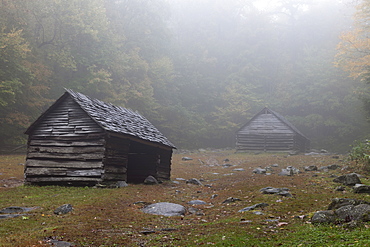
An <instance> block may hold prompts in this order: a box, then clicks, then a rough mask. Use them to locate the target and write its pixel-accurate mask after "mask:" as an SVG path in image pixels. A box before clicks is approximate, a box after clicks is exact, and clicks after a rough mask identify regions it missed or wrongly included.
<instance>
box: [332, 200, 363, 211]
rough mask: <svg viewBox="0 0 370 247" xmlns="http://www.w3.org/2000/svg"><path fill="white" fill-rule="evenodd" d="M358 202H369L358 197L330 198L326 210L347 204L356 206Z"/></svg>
mask: <svg viewBox="0 0 370 247" xmlns="http://www.w3.org/2000/svg"><path fill="white" fill-rule="evenodd" d="M360 204H370V202H367V201H364V200H359V199H350V198H334V199H332V200H331V203H330V204H329V206H328V210H335V209H338V208H341V207H344V206H348V205H353V206H357V205H360Z"/></svg>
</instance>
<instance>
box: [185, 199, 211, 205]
mask: <svg viewBox="0 0 370 247" xmlns="http://www.w3.org/2000/svg"><path fill="white" fill-rule="evenodd" d="M188 204H191V205H205V204H207V203H206V202H205V201H202V200H192V201H189V202H188Z"/></svg>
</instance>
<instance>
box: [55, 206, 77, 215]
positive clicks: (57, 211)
mask: <svg viewBox="0 0 370 247" xmlns="http://www.w3.org/2000/svg"><path fill="white" fill-rule="evenodd" d="M72 210H73V207H72V205H71V204H64V205H62V206H60V207H58V208H57V209H55V210H54V214H58V215H60V214H67V213H69V212H71V211H72Z"/></svg>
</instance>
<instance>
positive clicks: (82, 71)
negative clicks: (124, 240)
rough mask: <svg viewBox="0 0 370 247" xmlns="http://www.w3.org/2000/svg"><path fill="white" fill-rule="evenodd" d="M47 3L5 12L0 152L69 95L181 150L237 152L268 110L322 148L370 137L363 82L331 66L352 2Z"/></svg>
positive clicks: (17, 0) (8, 4)
mask: <svg viewBox="0 0 370 247" xmlns="http://www.w3.org/2000/svg"><path fill="white" fill-rule="evenodd" d="M52 2H53V4H51V3H50V2H48V1H46V0H38V1H34V2H31V1H21V0H14V1H5V2H2V3H0V7H1V8H0V9H1V11H0V14H1V16H4V18H2V20H1V21H2V24H3V26H4V27H6V28H4V31H3V33H4V36H3V37H7V36H6V35H9V36H11V35H13V37H14V36H16V37H17V39H15V38H13V40H14V41H19V44H20V45H19V46H12V47H13V48H12V49H13V50H14V51H15V52H14V53H13V55H12V56H11V57H12V59H13V60H12V63H9V64H7V60H6V59H3V60H2V61H1V62H2V63H3V65H4V66H2V68H3V70H2V71H0V72H1V73H2V75H4V76H3V78H2V79H3V81H11V82H12V84H10V88H11V89H10V91H9V90H7V91H5V90H1V91H0V103H1V106H2V108H1V114H2V116H4V117H3V118H2V119H3V120H2V122H1V127H2V132H1V133H0V139H1V140H3V141H0V145H4V143H6V142H13V143H22V142H24V141H25V138H24V137H22V131H23V130H24V128H26V127H27V126H28V124H30V123H31V122H32V121H33V120H34V119H36V118H37V117H38V114H40V113H41V112H42V111H43V110H45V109H46V108H47V107H48V105H50V102H53V101H54V100H56V99H57V98H58V97H60V95H61V94H62V93H63V92H64V88H71V89H73V90H75V91H80V92H82V93H84V94H87V95H90V96H91V97H95V98H98V99H101V100H104V101H108V102H111V103H114V104H117V105H121V106H124V107H127V108H130V109H133V110H137V111H139V112H140V113H142V114H143V115H144V116H146V117H147V118H148V119H149V120H150V121H151V122H153V124H154V125H155V126H156V127H158V128H159V129H160V130H161V131H162V132H163V133H164V134H165V135H166V136H167V137H168V138H169V139H170V140H171V141H172V142H173V143H175V144H176V145H177V146H178V147H180V148H181V147H184V148H191V149H192V148H199V147H233V146H234V145H235V132H236V131H237V130H238V129H239V128H240V127H241V126H242V125H243V124H245V123H246V122H247V121H248V120H249V119H250V118H251V117H252V116H253V115H254V114H256V113H257V112H259V111H260V110H261V109H262V108H263V107H265V106H268V107H270V108H271V109H273V110H275V111H277V112H279V113H280V114H281V115H283V116H285V117H286V118H287V119H288V120H289V121H290V122H292V123H293V124H294V125H295V126H296V127H297V128H298V129H299V130H300V131H301V132H303V133H304V134H305V135H306V136H307V137H308V138H309V139H311V141H312V146H313V147H314V148H318V149H319V148H325V149H328V150H339V151H341V152H344V151H346V150H348V148H349V145H350V144H351V143H352V142H353V141H354V140H356V139H361V138H363V137H364V134H363V133H366V132H367V131H368V130H369V125H368V123H367V122H366V114H365V113H364V111H363V110H362V102H361V100H360V99H359V97H358V92H361V91H363V90H364V84H363V83H362V82H360V81H358V80H353V79H351V78H349V77H348V74H347V73H345V72H343V71H342V70H341V69H340V68H337V67H335V66H334V62H335V59H336V54H337V53H338V50H337V46H338V43H339V41H340V39H339V36H340V35H341V34H342V33H343V32H346V31H348V30H350V29H351V27H352V26H353V19H352V16H353V11H354V8H353V6H354V3H355V2H356V1H355V2H354V1H351V0H348V1H337V0H311V1H308V0H281V1H279V0H264V1H261V0H258V1H253V0H227V1H226V0H168V1H167V0H153V1H145V0H140V1H126V0H118V1H104V0H93V1H88V0H71V1H70V2H68V4H67V3H65V2H63V1H62V2H61V1H52ZM12 30H19V31H17V32H15V33H12ZM22 45H23V46H22ZM9 47H10V46H9ZM9 54H10V53H9ZM14 54H15V55H14ZM7 55H8V54H5V53H4V54H2V57H3V58H5V57H6V56H7ZM5 65H6V66H8V67H6V66H5ZM9 66H10V67H9ZM4 68H8V69H4ZM23 68H26V69H23ZM9 71H11V73H9ZM1 73H0V74H1ZM19 81H20V83H18V82H19ZM17 83H18V84H17ZM9 92H11V93H9ZM24 92H27V93H24ZM2 93H3V94H2ZM35 99H37V101H35ZM30 102H37V103H30ZM14 136H17V138H14Z"/></svg>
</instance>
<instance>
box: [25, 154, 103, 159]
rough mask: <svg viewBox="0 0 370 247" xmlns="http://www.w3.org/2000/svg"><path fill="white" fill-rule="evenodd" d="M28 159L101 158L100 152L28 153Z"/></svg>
mask: <svg viewBox="0 0 370 247" xmlns="http://www.w3.org/2000/svg"><path fill="white" fill-rule="evenodd" d="M27 158H29V159H37V158H38V159H64V160H101V159H102V158H103V155H102V154H94V153H90V154H64V153H53V154H50V153H28V154H27Z"/></svg>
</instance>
